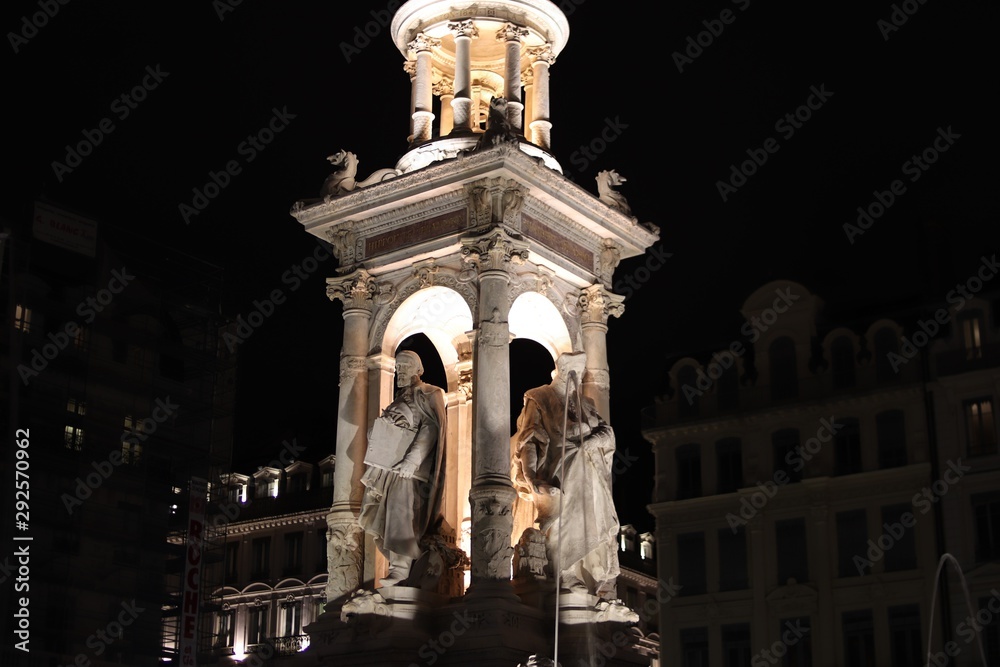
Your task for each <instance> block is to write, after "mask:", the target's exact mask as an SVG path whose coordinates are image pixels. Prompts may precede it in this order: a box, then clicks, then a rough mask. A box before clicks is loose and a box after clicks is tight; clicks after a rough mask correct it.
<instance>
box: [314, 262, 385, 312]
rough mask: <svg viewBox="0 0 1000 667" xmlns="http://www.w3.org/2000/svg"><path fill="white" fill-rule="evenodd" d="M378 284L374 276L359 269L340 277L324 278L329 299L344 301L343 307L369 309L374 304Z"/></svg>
mask: <svg viewBox="0 0 1000 667" xmlns="http://www.w3.org/2000/svg"><path fill="white" fill-rule="evenodd" d="M378 292H379V290H378V284H377V283H376V282H375V278H374V277H373V276H372V275H371V274H370V273H368V272H367V271H365V270H364V269H360V270H358V271H355V272H354V273H352V274H350V275H347V276H344V277H342V278H327V279H326V296H327V298H329V299H330V301H334V300H335V299H340V300H341V301H343V302H344V309H345V310H346V309H349V308H363V309H365V310H367V311H369V312H370V311H371V310H372V308H373V307H374V305H375V301H374V299H375V297H376V295H378Z"/></svg>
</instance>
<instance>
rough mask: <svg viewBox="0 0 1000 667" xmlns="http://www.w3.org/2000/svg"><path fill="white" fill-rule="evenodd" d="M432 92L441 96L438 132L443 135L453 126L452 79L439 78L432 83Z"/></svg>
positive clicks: (453, 97)
mask: <svg viewBox="0 0 1000 667" xmlns="http://www.w3.org/2000/svg"><path fill="white" fill-rule="evenodd" d="M434 94H435V95H437V96H438V97H440V98H441V127H440V129H439V130H438V134H439V135H440V136H442V137H443V136H445V135H446V134H448V133H450V132H451V130H452V128H453V127H455V114H454V110H453V109H452V108H451V101H452V100H453V99H455V81H454V79H449V78H447V77H441V80H440V81H438V82H437V83H435V84H434Z"/></svg>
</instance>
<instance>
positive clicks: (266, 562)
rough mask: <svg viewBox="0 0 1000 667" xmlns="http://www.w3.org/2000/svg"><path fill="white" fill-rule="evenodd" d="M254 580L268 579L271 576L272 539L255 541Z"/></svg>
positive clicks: (260, 538)
mask: <svg viewBox="0 0 1000 667" xmlns="http://www.w3.org/2000/svg"><path fill="white" fill-rule="evenodd" d="M250 576H251V578H253V579H268V578H270V576H271V538H270V537H258V538H257V539H255V540H254V541H253V573H252V574H251V575H250Z"/></svg>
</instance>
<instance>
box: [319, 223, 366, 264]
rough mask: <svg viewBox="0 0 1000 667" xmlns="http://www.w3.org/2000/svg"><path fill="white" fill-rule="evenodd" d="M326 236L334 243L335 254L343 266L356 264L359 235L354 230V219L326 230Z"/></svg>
mask: <svg viewBox="0 0 1000 667" xmlns="http://www.w3.org/2000/svg"><path fill="white" fill-rule="evenodd" d="M326 238H327V240H328V241H329V242H330V243H331V244H332V245H333V255H334V257H336V258H337V260H339V261H340V265H341V266H349V265H351V264H354V262H355V256H356V246H357V242H358V235H357V233H356V232H355V231H354V221H353V220H346V221H344V222H342V223H341V224H339V225H337V227H336V228H331V229H328V230H326Z"/></svg>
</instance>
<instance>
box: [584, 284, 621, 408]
mask: <svg viewBox="0 0 1000 667" xmlns="http://www.w3.org/2000/svg"><path fill="white" fill-rule="evenodd" d="M623 301H625V297H623V296H619V295H618V294H612V293H611V292H609V291H608V290H607V289H606V288H605V287H604V286H603V285H591V286H590V287H587V288H585V289H583V290H581V291H580V297H579V299H578V301H577V306H578V307H579V309H580V327H581V329H582V330H583V350H584V352H586V353H587V370H586V372H585V373H584V375H583V395H584V396H588V397H590V398H591V399H592V400H593V401H594V403H595V404H596V405H597V411H598V412H600V413H601V416H602V417H604V419H605V421H608V422H610V421H611V414H610V413H611V375H610V374H609V373H608V317H609V316H612V315H613V316H615V317H621V315H622V313H624V312H625V305H624V304H623Z"/></svg>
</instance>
